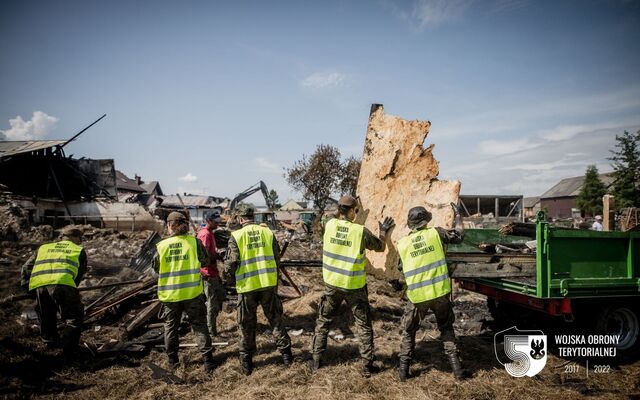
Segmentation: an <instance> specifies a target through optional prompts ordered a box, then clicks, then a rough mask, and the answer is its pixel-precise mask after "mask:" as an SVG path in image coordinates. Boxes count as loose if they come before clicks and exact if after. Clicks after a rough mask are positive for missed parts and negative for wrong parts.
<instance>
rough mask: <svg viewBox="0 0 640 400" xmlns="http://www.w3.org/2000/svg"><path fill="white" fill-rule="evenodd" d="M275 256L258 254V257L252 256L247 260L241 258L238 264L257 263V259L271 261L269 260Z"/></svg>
mask: <svg viewBox="0 0 640 400" xmlns="http://www.w3.org/2000/svg"><path fill="white" fill-rule="evenodd" d="M275 259H276V258H275V257H274V256H260V257H253V258H250V259H248V260H242V261H240V266H241V267H242V266H245V265H247V264H253V263H257V262H259V261H271V260H275Z"/></svg>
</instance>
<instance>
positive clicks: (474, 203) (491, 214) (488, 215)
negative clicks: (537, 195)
mask: <svg viewBox="0 0 640 400" xmlns="http://www.w3.org/2000/svg"><path fill="white" fill-rule="evenodd" d="M523 199H524V197H523V196H522V195H460V208H462V217H463V218H464V222H465V223H467V224H468V225H469V226H470V227H473V228H483V227H484V228H488V227H492V228H495V227H497V226H498V225H500V224H506V223H509V222H515V221H520V222H523V221H524V212H523V205H524V202H523Z"/></svg>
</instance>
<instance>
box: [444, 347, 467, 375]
mask: <svg viewBox="0 0 640 400" xmlns="http://www.w3.org/2000/svg"><path fill="white" fill-rule="evenodd" d="M447 358H448V359H449V364H451V370H452V371H453V376H455V377H456V379H457V380H459V381H461V380H464V379H466V378H467V377H468V374H467V371H465V370H464V369H463V368H462V365H460V358H458V354H457V353H450V354H447Z"/></svg>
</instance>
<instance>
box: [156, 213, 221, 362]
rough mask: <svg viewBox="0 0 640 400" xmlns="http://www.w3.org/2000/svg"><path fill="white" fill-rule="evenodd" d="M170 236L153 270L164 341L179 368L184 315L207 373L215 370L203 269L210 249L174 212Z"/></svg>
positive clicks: (159, 249)
mask: <svg viewBox="0 0 640 400" xmlns="http://www.w3.org/2000/svg"><path fill="white" fill-rule="evenodd" d="M167 227H168V229H169V234H170V236H169V237H168V238H166V239H164V240H161V241H160V242H158V244H157V245H156V250H157V254H156V256H155V257H154V259H153V269H154V270H155V271H156V272H157V273H158V274H159V276H158V299H159V300H160V301H161V302H162V304H163V306H164V307H163V308H164V311H163V314H164V318H165V322H164V342H165V347H166V350H167V357H168V361H169V365H170V366H171V367H176V366H177V365H178V363H179V358H178V342H179V340H178V328H179V327H180V322H181V319H182V313H183V312H184V313H186V314H187V316H188V317H189V323H190V324H191V328H192V329H193V333H194V336H195V339H196V343H197V344H198V349H199V350H200V354H201V355H202V358H203V361H204V369H205V372H211V371H213V369H214V368H215V362H214V360H213V356H212V353H213V347H212V346H211V337H210V336H209V332H208V330H207V318H206V313H207V312H206V306H205V300H204V295H203V293H204V289H203V284H202V276H201V274H200V267H201V266H202V265H209V255H208V254H207V250H206V249H205V248H204V246H203V245H202V242H200V239H197V238H195V237H193V236H191V235H189V225H188V223H187V218H186V217H185V216H184V215H183V214H181V213H179V212H175V211H174V212H172V213H170V214H169V216H168V217H167Z"/></svg>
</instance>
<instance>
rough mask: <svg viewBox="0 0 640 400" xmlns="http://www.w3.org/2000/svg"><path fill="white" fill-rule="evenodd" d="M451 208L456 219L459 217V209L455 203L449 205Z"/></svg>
mask: <svg viewBox="0 0 640 400" xmlns="http://www.w3.org/2000/svg"><path fill="white" fill-rule="evenodd" d="M451 208H453V214H454V215H455V216H456V217H458V216H460V208H459V207H458V205H457V204H456V203H451Z"/></svg>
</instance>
